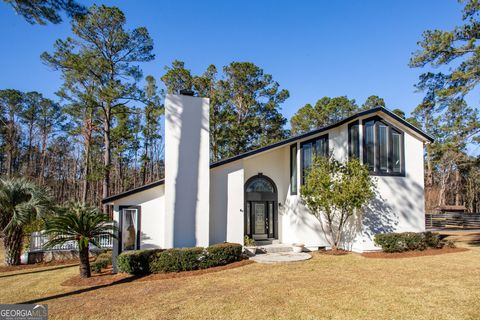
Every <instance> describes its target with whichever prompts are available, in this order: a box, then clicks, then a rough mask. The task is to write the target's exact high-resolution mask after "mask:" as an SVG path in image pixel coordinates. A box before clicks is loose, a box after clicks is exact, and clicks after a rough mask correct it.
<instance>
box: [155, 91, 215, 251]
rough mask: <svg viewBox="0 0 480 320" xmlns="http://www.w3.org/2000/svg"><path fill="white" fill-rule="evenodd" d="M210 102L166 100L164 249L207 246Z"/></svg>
mask: <svg viewBox="0 0 480 320" xmlns="http://www.w3.org/2000/svg"><path fill="white" fill-rule="evenodd" d="M209 121H210V102H209V99H208V98H198V97H193V96H188V95H173V94H167V97H166V100H165V220H164V221H165V242H164V244H165V247H166V248H171V247H177V248H181V247H194V246H202V247H205V246H208V244H209V217H210V213H209V210H210V153H209V151H210V134H209V129H210V125H209Z"/></svg>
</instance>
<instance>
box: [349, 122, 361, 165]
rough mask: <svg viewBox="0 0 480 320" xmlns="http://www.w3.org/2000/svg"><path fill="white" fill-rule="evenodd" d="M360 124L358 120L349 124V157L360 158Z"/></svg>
mask: <svg viewBox="0 0 480 320" xmlns="http://www.w3.org/2000/svg"><path fill="white" fill-rule="evenodd" d="M359 132H360V125H359V123H358V121H356V122H353V123H351V124H350V125H349V126H348V157H349V158H350V159H353V158H357V159H360V133H359Z"/></svg>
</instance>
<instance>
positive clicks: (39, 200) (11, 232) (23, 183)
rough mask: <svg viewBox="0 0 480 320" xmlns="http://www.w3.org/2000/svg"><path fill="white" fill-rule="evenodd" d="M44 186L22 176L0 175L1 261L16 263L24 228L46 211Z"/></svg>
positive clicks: (48, 208) (18, 258)
mask: <svg viewBox="0 0 480 320" xmlns="http://www.w3.org/2000/svg"><path fill="white" fill-rule="evenodd" d="M50 205H51V201H50V198H49V196H48V193H47V192H46V191H45V189H41V188H39V187H37V186H36V185H35V184H34V183H32V182H29V181H27V180H25V179H17V178H11V179H0V232H1V233H2V234H3V236H4V247H5V263H6V264H7V265H19V264H20V255H21V254H22V248H23V236H24V228H25V226H27V225H28V224H29V223H31V222H32V221H34V220H35V219H38V218H40V217H42V216H44V215H45V214H46V213H48V212H49V211H50V208H51V206H50Z"/></svg>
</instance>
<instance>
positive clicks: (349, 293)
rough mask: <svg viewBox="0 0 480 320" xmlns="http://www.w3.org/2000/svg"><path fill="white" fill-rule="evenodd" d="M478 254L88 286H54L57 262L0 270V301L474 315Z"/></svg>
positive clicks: (108, 310) (113, 312) (284, 312)
mask: <svg viewBox="0 0 480 320" xmlns="http://www.w3.org/2000/svg"><path fill="white" fill-rule="evenodd" d="M479 261H480V248H479V247H472V248H471V250H470V251H466V252H460V253H451V254H445V255H438V256H428V257H416V258H405V259H368V258H364V257H361V256H360V255H357V254H349V255H345V256H328V255H320V254H315V255H314V257H313V259H311V260H309V261H307V262H302V263H294V264H284V265H262V264H251V265H247V266H244V267H241V268H236V269H230V270H225V271H221V272H216V273H210V274H204V275H201V276H195V277H187V278H173V279H166V280H156V281H135V282H130V283H120V284H115V285H112V286H108V287H101V288H91V290H89V291H87V292H81V289H82V288H74V287H64V286H61V285H60V284H61V283H62V282H63V281H64V280H66V279H68V278H70V277H72V276H75V275H77V274H78V267H63V268H59V267H58V266H57V267H50V268H45V269H42V270H43V271H41V272H35V273H31V271H40V270H38V269H35V270H23V271H18V272H9V273H0V303H19V302H25V301H27V300H32V299H41V300H42V301H41V303H47V304H48V305H49V313H50V317H51V319H80V318H90V319H103V318H135V319H138V318H141V319H246V318H255V319H387V318H388V319H478V318H480V311H479V309H478V302H479V301H480V290H478V288H480V268H479ZM55 268H59V269H55ZM52 269H55V270H52ZM11 275H13V276H11ZM5 276H7V277H5ZM58 294H65V295H64V296H62V297H56V298H53V299H49V298H48V297H51V296H54V295H58ZM43 299H49V300H43Z"/></svg>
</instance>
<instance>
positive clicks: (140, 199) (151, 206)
mask: <svg viewBox="0 0 480 320" xmlns="http://www.w3.org/2000/svg"><path fill="white" fill-rule="evenodd" d="M164 195H165V188H164V186H163V185H160V186H157V187H154V188H151V189H148V190H145V191H142V192H138V193H134V194H132V195H130V196H127V197H125V198H121V199H118V200H116V201H114V207H113V209H114V213H113V218H114V220H115V221H117V222H118V221H119V208H120V207H121V206H140V207H141V213H140V216H141V217H140V249H152V248H163V247H164V236H163V225H164V219H165V201H164V200H165V197H164Z"/></svg>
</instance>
